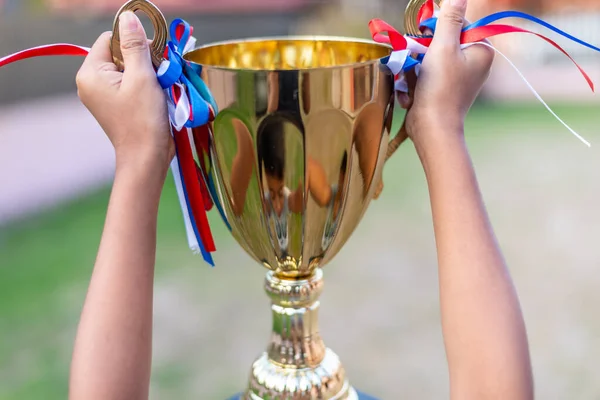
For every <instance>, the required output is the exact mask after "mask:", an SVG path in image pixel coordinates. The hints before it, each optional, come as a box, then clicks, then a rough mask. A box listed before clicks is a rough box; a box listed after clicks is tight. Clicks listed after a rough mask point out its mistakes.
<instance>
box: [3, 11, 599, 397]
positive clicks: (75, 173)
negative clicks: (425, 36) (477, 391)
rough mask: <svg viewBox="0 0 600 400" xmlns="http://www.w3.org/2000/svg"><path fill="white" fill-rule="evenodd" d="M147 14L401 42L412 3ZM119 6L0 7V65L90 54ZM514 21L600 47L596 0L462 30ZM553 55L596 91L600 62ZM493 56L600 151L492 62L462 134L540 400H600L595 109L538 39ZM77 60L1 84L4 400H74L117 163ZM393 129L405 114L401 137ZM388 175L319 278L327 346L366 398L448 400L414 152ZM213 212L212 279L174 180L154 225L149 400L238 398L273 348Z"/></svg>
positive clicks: (217, 26)
mask: <svg viewBox="0 0 600 400" xmlns="http://www.w3.org/2000/svg"><path fill="white" fill-rule="evenodd" d="M155 2H156V4H157V5H158V6H160V7H161V8H162V9H163V10H164V12H165V14H167V17H168V19H169V20H170V19H172V18H173V17H184V18H186V19H187V20H188V21H189V22H191V23H192V24H193V25H194V26H195V36H197V38H198V40H199V43H207V42H212V41H216V40H224V39H232V38H245V37H251V36H271V35H287V34H295V33H314V34H317V33H318V34H334V35H347V36H358V37H368V29H367V23H368V21H369V20H370V19H371V18H373V17H379V18H383V19H385V20H386V21H387V22H390V23H391V24H393V25H394V26H396V27H398V29H402V20H403V15H404V8H405V6H406V3H407V1H405V0H254V1H246V0H203V1H193V0H162V1H161V0H156V1H155ZM122 3H123V0H0V56H1V55H5V54H9V53H12V52H15V51H18V50H21V49H24V48H26V47H30V46H36V45H42V44H47V43H54V42H70V43H76V44H80V45H84V46H89V45H91V44H92V43H93V41H94V40H95V38H96V37H97V36H98V35H99V34H100V33H101V32H103V31H106V30H110V29H111V27H112V20H113V18H114V14H115V13H116V11H117V10H118V8H119V7H120V6H121V4H122ZM504 9H518V10H523V11H527V12H530V13H533V14H535V15H537V16H539V17H543V18H545V19H547V20H548V21H550V22H551V23H553V24H555V25H557V26H559V27H561V28H563V29H565V30H567V31H569V32H570V33H572V34H574V35H576V36H578V37H580V38H581V39H583V40H587V41H589V42H591V43H594V44H596V45H600V2H599V1H596V0H571V1H569V2H564V1H558V0H502V1H500V0H494V1H491V0H487V1H486V0H470V10H469V14H470V15H469V18H470V19H471V20H474V19H477V18H479V17H482V16H484V15H485V14H488V13H491V12H493V11H498V10H504ZM515 23H519V22H518V21H515ZM522 25H523V26H525V27H527V26H526V25H524V24H522ZM535 29H536V30H537V31H542V30H541V28H538V27H535ZM542 32H544V31H542ZM544 33H547V32H544ZM549 36H551V37H554V35H552V34H549ZM557 41H558V42H559V43H560V44H562V45H564V46H565V48H566V49H567V50H568V51H570V52H571V54H572V55H573V56H574V57H575V59H576V60H577V61H578V62H580V63H581V65H582V66H583V67H584V68H585V69H586V71H587V72H588V73H589V74H590V75H591V76H592V78H593V79H594V80H595V81H596V82H600V79H599V78H600V56H599V55H598V54H594V53H593V52H592V51H590V50H587V49H585V48H583V47H580V46H576V45H574V44H572V43H570V42H568V41H566V40H564V39H557ZM493 43H494V44H495V45H496V46H497V47H498V48H499V49H501V50H502V51H503V52H505V54H506V55H507V56H509V57H510V58H511V60H512V61H513V62H514V63H515V64H516V65H518V67H519V68H520V69H521V71H522V72H523V74H524V75H525V76H526V77H527V78H528V79H529V80H530V82H531V84H532V85H533V86H534V87H535V88H536V89H537V90H538V91H539V92H540V94H541V95H542V96H543V97H544V99H546V100H547V101H549V103H550V104H551V106H552V107H553V108H554V110H555V111H556V112H557V113H558V114H559V116H561V117H562V118H563V119H564V120H565V121H566V122H567V123H569V124H570V125H571V126H572V127H573V128H574V129H575V130H576V131H578V132H579V133H581V134H582V135H583V136H585V137H586V138H587V139H589V140H590V141H591V142H592V144H593V146H592V148H591V149H589V148H587V147H585V146H584V145H583V144H581V143H580V142H579V141H577V140H576V139H575V138H574V137H573V136H571V135H570V134H569V132H568V131H567V130H566V129H564V128H563V127H562V126H561V125H560V124H559V123H558V122H557V121H556V120H555V119H554V118H553V117H552V116H551V115H550V114H549V113H548V112H547V111H546V110H545V109H544V108H543V106H542V105H541V104H540V103H539V102H537V101H536V100H535V99H534V97H533V95H532V94H531V92H530V91H529V90H528V89H527V87H526V85H525V84H524V83H523V82H522V81H521V80H520V78H519V77H518V75H517V74H516V72H515V71H514V70H512V69H511V67H510V66H509V65H508V64H507V63H506V62H505V61H504V60H503V59H501V58H500V57H498V58H497V62H496V65H495V66H494V71H493V74H492V76H491V78H490V81H489V84H488V85H487V87H486V89H485V91H484V93H483V94H482V96H481V98H480V99H479V101H478V102H477V104H476V105H475V107H474V108H473V109H472V111H471V113H470V115H469V118H468V121H467V136H468V141H469V145H470V148H471V151H472V155H473V158H474V162H475V165H476V168H477V172H478V175H479V179H480V183H481V186H482V190H483V193H484V196H485V200H486V202H487V205H488V208H489V212H490V214H491V218H492V221H493V223H494V225H495V228H496V234H497V236H498V238H499V240H500V242H501V245H502V247H503V250H504V252H505V255H506V258H507V260H508V263H509V265H510V268H511V272H512V274H513V278H514V281H515V284H516V286H517V289H518V291H519V295H520V298H521V301H522V306H523V309H524V313H525V318H526V322H527V327H528V332H529V337H530V341H531V352H532V357H533V362H534V368H535V378H536V386H537V394H538V398H540V399H544V400H553V399H557V400H564V399H569V400H575V399H583V400H589V399H600V380H598V379H597V361H598V359H599V358H600V316H599V313H598V305H599V304H600V290H598V286H599V284H600V277H599V276H598V273H597V270H596V268H598V267H600V253H599V250H598V238H600V210H599V207H598V204H599V200H598V199H600V179H598V176H599V172H598V171H600V157H598V156H599V154H598V150H597V146H594V145H595V144H600V134H599V132H598V131H599V128H598V127H599V126H600V125H599V124H600V102H599V101H598V98H597V97H595V96H594V95H593V94H592V93H591V92H590V91H589V88H588V87H587V86H586V83H585V81H584V80H583V79H582V78H581V76H580V75H578V71H577V69H576V68H575V67H574V66H573V65H572V64H570V63H569V61H568V59H566V58H565V57H564V56H563V55H561V54H559V52H558V51H557V50H555V49H554V48H553V47H551V46H549V45H547V44H546V43H545V42H543V41H541V40H540V39H537V38H535V37H533V36H532V37H526V36H525V35H514V34H513V35H508V36H506V37H505V38H501V39H498V40H494V41H493ZM80 64H81V60H80V59H65V58H56V59H44V60H31V61H26V62H22V63H19V64H16V65H12V66H8V67H5V68H3V69H2V70H0V399H2V400H30V399H31V400H34V399H44V400H53V399H65V398H66V397H67V380H68V368H69V362H70V356H71V351H72V344H73V339H74V336H75V330H76V325H77V321H78V318H79V313H80V311H81V307H82V304H83V300H84V296H85V291H86V288H87V284H88V281H89V277H90V274H91V269H92V266H93V262H94V258H95V255H96V250H97V245H98V242H99V238H100V235H101V229H102V225H103V219H104V213H105V209H106V205H107V201H108V196H109V187H110V183H111V179H112V175H113V161H114V160H113V155H112V151H111V146H110V144H109V142H108V141H107V139H105V137H104V135H103V133H102V131H101V130H100V128H99V127H98V126H97V124H96V123H95V121H94V120H93V118H92V117H91V116H90V115H89V114H88V113H87V111H86V110H85V109H84V108H83V107H82V106H81V105H80V103H79V102H78V99H77V97H76V91H75V84H74V78H75V74H76V72H77V69H78V67H79V65H80ZM401 119H402V114H401V113H399V114H398V116H397V121H396V124H399V123H400V121H401ZM384 179H385V185H386V187H385V192H384V194H383V196H382V198H381V199H380V200H379V201H377V202H374V203H373V205H372V206H371V208H370V210H369V212H368V215H367V216H366V218H365V219H364V221H363V222H362V224H361V225H360V226H359V228H358V230H357V231H356V233H355V234H354V236H353V238H352V239H351V243H350V244H348V245H347V246H346V247H345V249H344V250H343V251H342V252H341V253H340V254H339V255H338V256H337V258H336V259H335V260H334V262H333V263H332V264H331V265H330V266H329V267H328V268H327V269H326V282H327V289H326V291H325V293H324V295H323V306H322V312H321V315H322V317H321V318H322V334H323V336H324V338H325V340H326V343H328V344H329V346H331V347H332V348H333V349H334V350H335V351H336V352H337V353H338V354H339V355H340V357H341V358H342V360H343V362H344V363H345V366H346V369H347V370H348V374H349V376H350V378H351V380H352V383H353V384H354V385H356V386H357V387H358V388H360V389H362V390H365V391H368V392H370V393H372V394H374V395H376V396H379V397H380V398H382V399H399V398H407V399H442V398H447V397H448V373H447V367H446V364H445V357H444V349H443V343H442V336H441V328H440V323H439V308H438V293H437V289H438V288H437V271H436V256H435V246H434V239H433V232H432V224H431V215H430V209H429V203H428V194H427V190H426V185H425V181H424V176H423V172H422V169H421V167H420V165H419V162H418V160H417V158H416V156H415V152H414V148H413V147H412V145H410V144H408V145H405V146H404V148H403V149H401V150H400V151H399V154H397V155H396V156H395V158H394V159H393V161H392V162H390V163H389V165H388V166H387V169H386V171H385V174H384ZM211 218H212V223H213V227H214V230H215V233H216V236H217V243H218V247H219V251H218V253H217V255H216V262H217V267H216V268H215V269H209V268H208V267H207V266H206V265H204V264H203V263H202V261H201V259H200V258H199V257H197V256H193V255H192V254H190V252H189V250H188V249H187V246H186V240H185V235H184V228H183V224H182V219H181V214H180V209H179V206H178V202H177V199H176V194H175V189H174V185H173V183H172V180H171V179H169V180H168V182H167V185H166V188H165V190H164V195H163V201H162V204H161V210H160V217H159V240H158V243H159V250H158V256H157V258H158V260H157V262H158V264H157V269H158V273H157V278H156V294H155V296H156V298H155V336H154V366H153V380H152V398H153V399H192V398H195V399H211V400H212V399H215V400H219V399H224V398H226V397H227V396H228V395H231V394H233V393H235V392H237V391H240V390H242V389H244V388H245V386H246V380H247V377H248V374H249V370H250V366H251V363H252V361H253V360H254V358H255V357H256V356H258V354H259V353H260V352H261V351H262V350H263V349H264V348H265V345H266V343H267V340H268V335H269V327H270V313H269V309H268V307H269V304H268V301H267V297H266V296H265V295H264V293H263V292H262V281H263V276H264V271H262V270H261V268H259V267H258V266H256V265H255V264H254V263H253V262H252V261H251V259H250V258H249V257H248V256H247V255H245V254H244V253H243V252H242V250H241V249H240V248H239V247H238V246H237V244H236V243H235V242H234V241H233V239H232V238H231V237H230V236H229V234H227V232H226V230H225V228H224V226H223V224H222V222H220V221H219V220H218V219H217V217H216V215H212V216H211ZM225 288H227V290H224V289H225ZM231 293H236V295H235V296H232V295H231ZM348 327H350V328H348Z"/></svg>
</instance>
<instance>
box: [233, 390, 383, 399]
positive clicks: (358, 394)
mask: <svg viewBox="0 0 600 400" xmlns="http://www.w3.org/2000/svg"><path fill="white" fill-rule="evenodd" d="M356 395H357V396H358V400H378V399H377V398H375V397H371V396H369V395H366V394H364V393H361V392H358V391H357V392H356ZM228 400H247V399H246V398H245V397H244V394H243V393H240V394H237V395H235V396H233V397H232V398H230V399H228Z"/></svg>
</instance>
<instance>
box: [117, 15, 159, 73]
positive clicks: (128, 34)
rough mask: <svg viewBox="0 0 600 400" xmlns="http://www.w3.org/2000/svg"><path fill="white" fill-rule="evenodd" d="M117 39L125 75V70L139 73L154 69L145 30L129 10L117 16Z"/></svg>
mask: <svg viewBox="0 0 600 400" xmlns="http://www.w3.org/2000/svg"><path fill="white" fill-rule="evenodd" d="M119 39H120V41H121V53H122V54H123V64H125V74H126V75H127V71H133V72H135V73H140V72H150V71H153V70H154V67H153V65H152V59H151V58H150V46H149V45H148V37H147V36H146V31H145V30H144V27H143V26H142V23H141V21H140V20H139V18H138V17H137V16H136V15H135V14H134V13H132V12H130V11H126V12H124V13H123V14H121V16H120V17H119Z"/></svg>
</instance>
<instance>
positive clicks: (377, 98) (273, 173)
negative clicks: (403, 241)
mask: <svg viewBox="0 0 600 400" xmlns="http://www.w3.org/2000/svg"><path fill="white" fill-rule="evenodd" d="M389 54H390V49H389V48H388V47H387V46H383V45H379V44H375V43H371V42H368V41H362V40H358V39H345V38H332V37H286V38H267V39H250V40H244V41H232V42H223V43H216V44H210V45H208V46H204V47H200V48H198V49H196V50H193V51H191V52H189V53H187V54H186V55H185V56H184V58H185V59H186V60H187V61H189V62H191V63H192V64H195V65H196V66H197V67H198V70H201V73H200V74H201V78H202V80H203V81H204V82H205V84H206V85H207V87H208V88H209V89H210V91H211V93H212V95H213V97H214V99H215V102H216V104H217V106H218V108H219V112H218V114H217V116H216V118H215V120H214V122H213V123H212V126H211V127H210V130H211V135H210V141H211V143H210V146H209V148H210V152H209V153H208V154H207V155H206V156H207V157H208V158H207V163H208V164H209V165H210V166H211V168H210V175H211V176H207V177H206V180H207V181H209V182H210V184H211V185H213V186H214V187H215V188H216V189H217V190H216V191H215V192H216V194H217V195H216V196H215V197H217V198H215V199H214V201H215V202H217V203H219V205H220V207H221V209H222V210H223V211H224V212H223V215H224V218H225V219H226V220H227V225H228V226H229V227H230V228H231V232H232V234H233V236H234V237H235V239H236V240H237V241H238V243H239V244H240V245H241V246H242V247H243V248H244V250H246V252H247V253H248V254H250V255H251V256H252V257H253V258H254V259H255V260H256V261H258V262H259V263H260V264H262V265H263V266H265V267H266V268H267V269H269V270H271V271H272V272H273V275H274V276H276V277H278V278H285V279H305V278H308V277H310V276H312V275H313V274H314V272H315V270H316V269H317V268H319V267H322V266H323V265H325V264H326V263H327V262H328V261H329V260H331V259H332V258H333V257H334V256H335V254H336V253H337V252H338V251H339V250H340V249H341V248H342V246H343V245H344V244H345V243H346V241H347V240H348V238H349V237H350V235H351V234H352V232H353V231H354V229H355V228H356V226H357V225H358V223H359V221H360V219H361V218H362V216H363V214H364V212H365V211H366V209H367V207H368V205H369V203H370V200H371V199H372V198H373V197H374V195H375V192H376V191H377V189H378V187H379V184H380V181H381V171H382V166H383V164H384V161H385V155H386V152H387V148H388V137H389V130H390V126H391V122H392V117H393V104H394V102H393V76H392V74H391V73H390V72H389V71H388V70H387V67H385V66H384V65H382V64H381V62H380V59H381V58H383V57H386V56H388V55H389ZM197 152H198V154H201V153H202V152H201V149H197Z"/></svg>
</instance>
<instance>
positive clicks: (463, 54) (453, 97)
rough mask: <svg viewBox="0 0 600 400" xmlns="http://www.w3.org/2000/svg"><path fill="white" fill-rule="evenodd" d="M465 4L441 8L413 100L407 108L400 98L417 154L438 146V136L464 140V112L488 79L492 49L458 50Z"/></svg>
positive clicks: (456, 1) (458, 0) (457, 0)
mask: <svg viewBox="0 0 600 400" xmlns="http://www.w3.org/2000/svg"><path fill="white" fill-rule="evenodd" d="M466 3H467V1H466V0H446V1H444V2H443V3H442V8H441V12H440V15H439V20H438V23H437V28H436V32H435V35H434V38H433V41H432V43H431V46H430V48H429V49H428V51H427V55H426V56H425V59H424V60H423V65H422V68H421V72H420V74H419V78H418V80H417V81H416V87H414V98H413V99H412V102H411V101H410V100H409V99H407V98H406V97H404V98H402V96H400V102H401V103H402V105H403V106H404V107H405V108H409V112H408V115H407V117H406V128H407V132H408V135H409V136H410V138H411V139H412V140H413V142H414V143H415V146H416V147H417V150H422V147H423V146H427V145H428V144H429V143H430V142H431V141H432V140H433V141H436V142H439V139H440V136H441V135H455V134H456V132H460V134H462V132H463V124H464V119H465V117H466V115H467V112H468V111H469V108H470V107H471V106H472V105H473V102H474V101H475V99H476V98H477V96H478V94H479V92H480V91H481V88H482V87H483V85H484V83H485V82H486V80H487V78H488V76H489V72H490V68H491V65H492V61H493V59H494V52H493V50H492V49H490V48H489V47H485V46H482V45H474V46H471V47H468V48H466V49H464V50H461V48H460V35H461V31H462V28H463V27H464V24H465V19H464V17H465V11H466V8H467V4H466ZM408 78H409V79H408V81H409V86H411V85H410V84H411V83H413V85H414V83H415V82H414V77H412V79H410V78H411V77H410V76H409V77H408ZM411 81H412V82H411ZM411 103H412V104H411Z"/></svg>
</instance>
